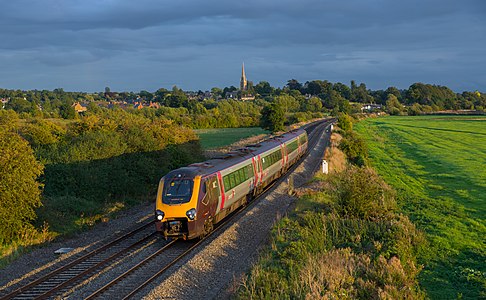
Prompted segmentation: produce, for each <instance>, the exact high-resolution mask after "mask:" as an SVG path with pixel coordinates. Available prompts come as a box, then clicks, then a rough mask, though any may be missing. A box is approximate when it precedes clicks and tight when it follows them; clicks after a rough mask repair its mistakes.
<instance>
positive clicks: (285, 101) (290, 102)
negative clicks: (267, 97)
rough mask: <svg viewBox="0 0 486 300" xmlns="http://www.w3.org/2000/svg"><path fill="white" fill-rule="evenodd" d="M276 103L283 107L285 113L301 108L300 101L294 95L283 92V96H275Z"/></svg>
mask: <svg viewBox="0 0 486 300" xmlns="http://www.w3.org/2000/svg"><path fill="white" fill-rule="evenodd" d="M274 103H275V104H276V105H277V106H278V107H280V108H282V110H283V112H284V114H286V113H289V112H296V111H297V110H298V109H299V106H300V105H299V101H297V100H295V98H294V97H292V96H290V95H287V94H283V95H281V96H277V97H275V100H274Z"/></svg>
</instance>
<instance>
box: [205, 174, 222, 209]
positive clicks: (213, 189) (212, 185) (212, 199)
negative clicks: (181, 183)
mask: <svg viewBox="0 0 486 300" xmlns="http://www.w3.org/2000/svg"><path fill="white" fill-rule="evenodd" d="M203 188H204V189H205V190H206V195H205V196H204V198H203V200H202V201H201V203H202V204H203V205H205V206H207V207H208V213H209V214H210V215H211V216H214V214H215V213H216V209H217V207H218V203H219V201H220V200H221V194H220V189H219V183H218V177H217V176H216V175H211V176H209V177H207V178H206V180H205V181H204V187H203Z"/></svg>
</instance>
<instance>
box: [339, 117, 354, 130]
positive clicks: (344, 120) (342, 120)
mask: <svg viewBox="0 0 486 300" xmlns="http://www.w3.org/2000/svg"><path fill="white" fill-rule="evenodd" d="M337 125H338V126H339V127H340V128H341V129H342V130H344V131H346V132H351V131H353V119H352V118H351V117H350V116H349V115H347V114H344V113H340V114H339V116H338V124H337Z"/></svg>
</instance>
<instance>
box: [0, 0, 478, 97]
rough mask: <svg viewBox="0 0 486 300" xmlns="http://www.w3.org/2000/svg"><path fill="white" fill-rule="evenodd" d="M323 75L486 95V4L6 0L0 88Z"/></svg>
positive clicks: (0, 5)
mask: <svg viewBox="0 0 486 300" xmlns="http://www.w3.org/2000/svg"><path fill="white" fill-rule="evenodd" d="M242 62H244V63H245V68H246V72H247V76H248V79H249V80H252V81H253V82H254V83H255V84H256V83H258V82H259V81H262V80H265V81H268V82H270V84H272V85H273V86H279V87H281V86H283V85H285V83H286V82H287V80H289V79H292V78H295V79H297V80H299V81H300V82H305V81H307V80H314V79H321V80H329V81H331V82H343V83H346V84H348V85H349V82H350V80H355V81H356V82H358V83H359V82H364V83H366V85H367V86H368V88H371V89H385V88H387V87H388V86H396V87H398V88H408V87H409V86H410V85H411V84H412V83H414V82H424V83H432V84H440V85H446V86H449V87H450V88H452V89H453V90H454V91H456V92H460V91H464V90H480V91H484V92H486V1H484V0H463V1H458V0H406V1H403V0H341V1H338V0H334V1H330V0H299V1H297V0H294V1H289V0H245V1H231V0H230V1H228V0H204V1H200V0H177V1H167V0H136V1H134V0H42V1H39V0H0V88H8V89H50V90H52V89H54V88H59V87H60V88H64V90H67V91H102V90H104V88H105V87H106V86H109V87H110V88H111V90H113V91H140V90H148V91H155V90H157V89H158V88H160V87H165V88H171V87H172V86H173V85H177V86H179V87H181V88H183V89H185V90H199V89H201V90H208V89H210V88H211V87H215V86H217V87H225V86H230V85H235V86H238V84H239V77H240V72H241V64H242Z"/></svg>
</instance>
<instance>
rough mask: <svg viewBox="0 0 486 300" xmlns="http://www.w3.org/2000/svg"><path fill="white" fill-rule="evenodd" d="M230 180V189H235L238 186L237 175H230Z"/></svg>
mask: <svg viewBox="0 0 486 300" xmlns="http://www.w3.org/2000/svg"><path fill="white" fill-rule="evenodd" d="M229 179H230V187H231V188H234V187H235V186H236V182H235V174H233V173H232V174H230V175H229Z"/></svg>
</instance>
